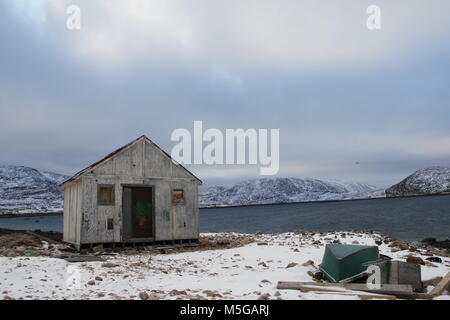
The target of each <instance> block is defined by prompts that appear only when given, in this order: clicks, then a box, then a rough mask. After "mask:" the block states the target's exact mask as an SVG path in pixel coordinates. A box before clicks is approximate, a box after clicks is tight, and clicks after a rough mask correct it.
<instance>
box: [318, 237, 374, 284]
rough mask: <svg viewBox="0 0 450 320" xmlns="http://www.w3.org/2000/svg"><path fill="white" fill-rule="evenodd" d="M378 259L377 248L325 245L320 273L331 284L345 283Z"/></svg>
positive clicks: (335, 244) (362, 272) (363, 271)
mask: <svg viewBox="0 0 450 320" xmlns="http://www.w3.org/2000/svg"><path fill="white" fill-rule="evenodd" d="M379 259H380V254H379V252H378V247H377V246H359V245H348V244H338V243H332V244H327V245H326V247H325V254H324V256H323V259H322V264H321V265H320V271H322V272H323V274H324V275H325V276H326V277H327V278H328V280H330V281H331V282H346V281H350V280H351V279H354V278H357V277H358V276H360V275H362V274H364V273H365V271H366V270H367V266H368V264H367V263H368V262H372V261H378V260H379Z"/></svg>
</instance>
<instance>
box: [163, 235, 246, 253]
mask: <svg viewBox="0 0 450 320" xmlns="http://www.w3.org/2000/svg"><path fill="white" fill-rule="evenodd" d="M254 241H255V238H254V236H253V235H251V234H237V233H226V234H225V233H224V234H216V235H211V236H200V238H199V243H198V246H195V247H179V248H168V249H164V250H165V252H166V253H178V252H190V251H205V250H217V249H231V248H239V247H242V246H245V245H247V244H249V243H252V242H254Z"/></svg>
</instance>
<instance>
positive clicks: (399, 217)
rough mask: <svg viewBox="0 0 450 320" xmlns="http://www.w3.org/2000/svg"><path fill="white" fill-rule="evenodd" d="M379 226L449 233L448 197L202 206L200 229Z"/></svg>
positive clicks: (51, 220)
mask: <svg viewBox="0 0 450 320" xmlns="http://www.w3.org/2000/svg"><path fill="white" fill-rule="evenodd" d="M0 228H10V229H41V230H54V231H62V216H44V217H24V218H0ZM294 229H308V230H314V231H337V230H353V229H358V230H361V229H365V230H368V229H370V230H376V231H380V232H382V233H384V234H386V235H389V236H392V237H394V238H397V239H403V240H407V241H413V240H421V239H423V238H426V237H435V238H438V239H446V238H449V237H450V196H433V197H417V198H401V199H377V200H361V201H341V202H327V203H304V204H288V205H271V206H253V207H238V208H220V209H201V210H200V231H201V232H226V231H234V232H246V233H252V232H255V231H262V232H287V231H292V230H294Z"/></svg>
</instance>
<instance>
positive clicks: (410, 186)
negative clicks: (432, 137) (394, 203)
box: [386, 167, 450, 197]
mask: <svg viewBox="0 0 450 320" xmlns="http://www.w3.org/2000/svg"><path fill="white" fill-rule="evenodd" d="M449 192H450V167H430V168H425V169H421V170H418V171H416V172H414V173H413V174H412V175H410V176H409V177H407V178H406V179H404V180H402V181H401V182H399V183H397V184H395V185H393V186H392V187H390V188H388V189H387V190H386V196H388V197H393V196H408V195H422V194H436V193H449Z"/></svg>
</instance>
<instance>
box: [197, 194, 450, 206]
mask: <svg viewBox="0 0 450 320" xmlns="http://www.w3.org/2000/svg"><path fill="white" fill-rule="evenodd" d="M448 195H450V193H430V194H414V195H407V196H392V197H372V198H355V199H338V200H312V201H295V202H274V203H264V204H238V205H228V206H221V205H217V206H208V207H201V208H200V209H222V208H239V207H257V206H278V205H290V204H310V203H328V202H350V201H369V200H382V199H399V198H418V197H436V196H448Z"/></svg>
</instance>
